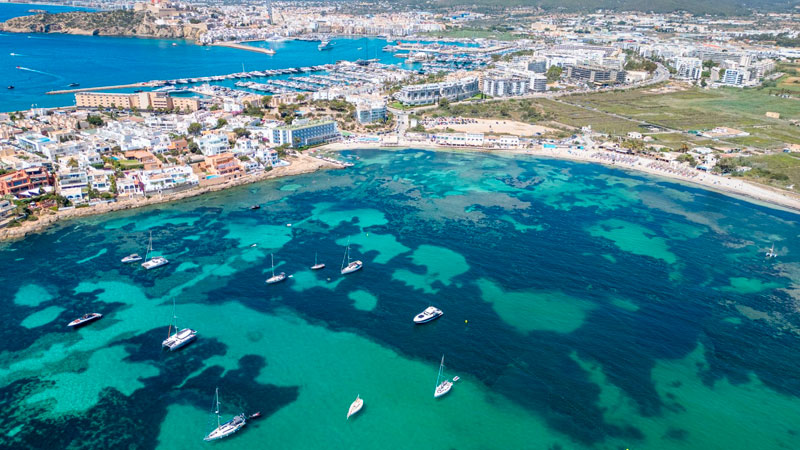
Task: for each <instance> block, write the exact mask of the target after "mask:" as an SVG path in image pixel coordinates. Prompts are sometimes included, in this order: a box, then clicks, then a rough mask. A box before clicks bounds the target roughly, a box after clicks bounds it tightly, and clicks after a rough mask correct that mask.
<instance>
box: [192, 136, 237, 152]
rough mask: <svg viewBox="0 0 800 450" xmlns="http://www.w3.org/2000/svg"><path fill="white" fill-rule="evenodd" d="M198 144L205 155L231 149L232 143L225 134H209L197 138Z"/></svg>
mask: <svg viewBox="0 0 800 450" xmlns="http://www.w3.org/2000/svg"><path fill="white" fill-rule="evenodd" d="M196 142H197V146H198V147H199V148H200V152H202V153H203V156H215V155H219V154H220V153H226V152H228V151H230V148H231V145H230V143H229V142H228V136H227V135H225V134H207V135H205V136H202V137H200V138H198V139H197V141H196Z"/></svg>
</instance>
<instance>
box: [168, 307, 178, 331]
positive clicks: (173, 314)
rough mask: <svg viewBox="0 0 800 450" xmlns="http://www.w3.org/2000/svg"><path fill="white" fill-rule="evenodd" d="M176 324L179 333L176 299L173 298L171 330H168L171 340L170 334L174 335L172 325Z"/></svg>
mask: <svg viewBox="0 0 800 450" xmlns="http://www.w3.org/2000/svg"><path fill="white" fill-rule="evenodd" d="M173 323H174V324H175V332H176V333H177V332H178V317H177V316H175V297H172V321H170V323H169V328H168V329H167V338H169V335H170V333H172V324H173Z"/></svg>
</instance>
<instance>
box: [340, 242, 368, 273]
mask: <svg viewBox="0 0 800 450" xmlns="http://www.w3.org/2000/svg"><path fill="white" fill-rule="evenodd" d="M345 260H346V261H347V265H346V266H345V264H344V262H345ZM362 267H364V263H362V262H361V261H360V260H355V261H350V240H349V239H348V240H347V248H346V249H345V251H344V258H342V270H341V272H342V275H347V274H348V273H353V272H355V271H358V270H361V268H362Z"/></svg>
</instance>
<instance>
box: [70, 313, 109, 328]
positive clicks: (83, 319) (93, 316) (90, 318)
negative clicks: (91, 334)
mask: <svg viewBox="0 0 800 450" xmlns="http://www.w3.org/2000/svg"><path fill="white" fill-rule="evenodd" d="M101 317H103V315H102V314H100V313H89V314H84V315H82V316H80V317H78V318H77V319H75V320H73V321H72V322H70V323H68V324H67V326H68V327H72V328H78V327H80V326H83V325H86V324H87V323H89V322H94V321H95V320H97V319H99V318H101Z"/></svg>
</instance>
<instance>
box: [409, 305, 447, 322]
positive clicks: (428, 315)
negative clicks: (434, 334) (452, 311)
mask: <svg viewBox="0 0 800 450" xmlns="http://www.w3.org/2000/svg"><path fill="white" fill-rule="evenodd" d="M442 314H444V312H442V310H441V309H439V308H436V307H434V306H428V307H427V308H425V311H422V312H421V313H419V314H417V315H416V316H414V323H417V324H420V323H428V322H430V321H432V320H436V319H438V318H439V317H441V316H442Z"/></svg>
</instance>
